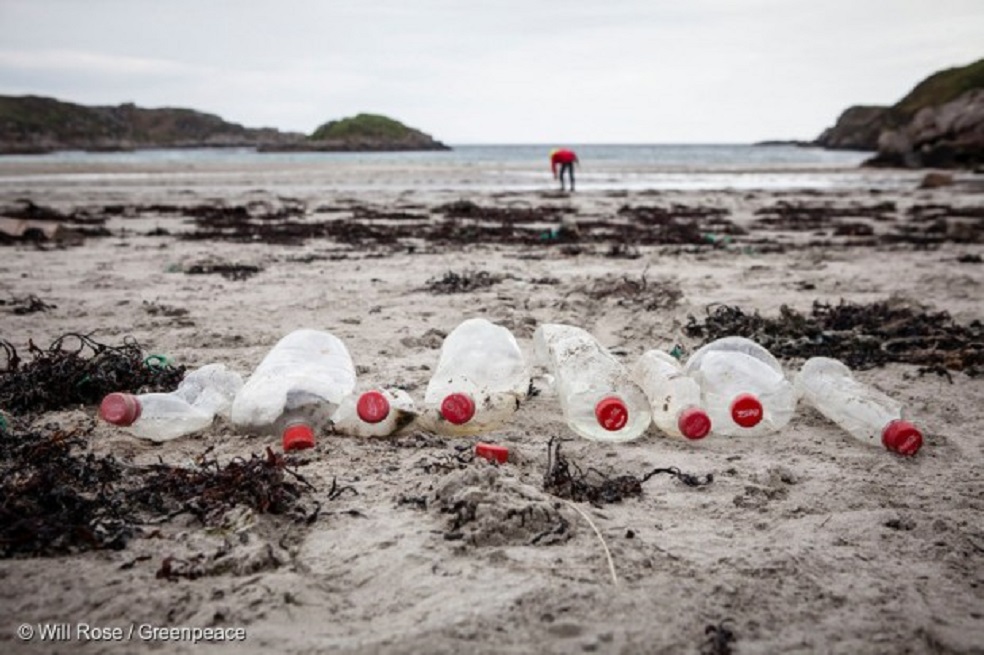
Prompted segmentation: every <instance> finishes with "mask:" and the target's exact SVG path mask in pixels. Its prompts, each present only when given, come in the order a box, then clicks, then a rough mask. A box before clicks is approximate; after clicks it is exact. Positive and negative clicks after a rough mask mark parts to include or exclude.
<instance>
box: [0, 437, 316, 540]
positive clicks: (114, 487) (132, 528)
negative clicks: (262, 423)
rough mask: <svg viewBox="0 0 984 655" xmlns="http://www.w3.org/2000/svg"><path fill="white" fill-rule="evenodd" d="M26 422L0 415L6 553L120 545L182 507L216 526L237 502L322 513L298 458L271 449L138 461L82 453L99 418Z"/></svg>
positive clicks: (309, 516)
mask: <svg viewBox="0 0 984 655" xmlns="http://www.w3.org/2000/svg"><path fill="white" fill-rule="evenodd" d="M22 423H25V422H24V420H23V419H19V418H13V419H12V420H11V421H10V423H9V424H0V559H4V558H9V557H15V556H30V557H45V556H54V555H63V554H69V553H78V552H82V551H87V550H97V549H113V550H120V549H123V548H125V547H126V545H127V543H128V541H129V540H130V539H131V538H132V537H133V536H135V535H137V534H139V533H140V531H141V529H142V528H143V527H144V526H147V525H157V524H160V523H162V522H164V521H167V520H169V519H171V518H173V517H174V516H176V515H178V514H183V513H190V514H192V515H193V516H195V517H196V518H197V519H198V520H199V521H200V522H201V523H202V524H203V525H212V526H214V525H218V524H220V523H221V521H222V517H223V516H224V514H225V512H226V511H228V510H230V509H232V508H233V507H235V506H239V505H245V506H247V507H250V508H251V509H253V510H254V511H256V512H258V513H269V514H279V515H293V517H294V518H295V520H303V522H305V523H311V522H312V521H314V520H315V519H316V518H317V515H318V506H317V504H315V506H314V508H313V509H310V508H307V507H305V506H304V504H302V499H303V498H304V497H305V496H306V495H307V494H308V493H309V492H310V490H311V489H312V487H311V485H310V484H309V483H308V482H307V481H306V480H304V478H302V477H301V476H300V475H298V474H297V473H296V472H294V471H292V470H290V469H289V468H288V465H289V464H293V465H295V466H296V462H295V461H293V460H288V459H287V458H285V457H283V456H279V455H275V454H274V453H273V452H272V451H270V450H269V449H268V450H267V452H266V454H265V455H264V456H259V455H255V454H254V455H251V456H250V458H249V459H242V458H238V459H234V460H232V461H231V462H229V463H228V464H226V465H225V466H220V465H219V464H218V463H217V462H215V461H214V460H204V459H201V460H200V461H199V463H198V464H197V466H196V467H193V468H184V467H175V466H170V465H166V464H156V465H153V466H131V465H127V464H125V463H123V462H120V461H119V460H117V459H116V458H115V457H113V456H112V455H104V456H97V455H95V454H92V453H85V452H84V450H85V446H86V442H87V440H88V438H89V436H90V434H91V432H92V429H93V427H94V422H92V423H90V424H89V425H88V426H84V427H77V428H73V429H71V430H64V429H62V428H59V427H58V426H53V425H46V426H44V427H42V428H27V427H25V425H22ZM329 499H331V495H329Z"/></svg>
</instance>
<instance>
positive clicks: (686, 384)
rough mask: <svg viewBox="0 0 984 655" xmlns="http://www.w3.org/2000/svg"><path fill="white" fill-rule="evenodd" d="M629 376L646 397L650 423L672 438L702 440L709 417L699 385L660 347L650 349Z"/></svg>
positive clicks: (708, 424)
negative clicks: (651, 421)
mask: <svg viewBox="0 0 984 655" xmlns="http://www.w3.org/2000/svg"><path fill="white" fill-rule="evenodd" d="M632 379H633V380H635V382H636V384H638V385H639V387H640V388H641V389H642V390H643V392H644V393H645V394H646V397H647V398H649V405H650V407H651V409H652V415H653V423H655V424H656V427H657V428H659V429H660V430H661V431H662V432H664V433H666V434H668V435H670V436H674V437H686V438H687V439H703V438H704V437H705V436H707V434H708V432H710V431H711V419H710V417H709V416H708V415H707V412H705V411H704V409H703V408H702V407H701V397H700V385H699V384H697V381H696V380H695V379H694V378H692V377H690V376H688V375H686V374H685V373H684V372H683V366H681V364H680V362H679V361H677V360H676V359H675V358H673V357H672V356H671V355H670V354H668V353H666V352H664V351H662V350H649V351H647V352H646V353H644V354H643V355H642V357H640V358H639V361H637V362H636V364H635V366H634V367H633V368H632Z"/></svg>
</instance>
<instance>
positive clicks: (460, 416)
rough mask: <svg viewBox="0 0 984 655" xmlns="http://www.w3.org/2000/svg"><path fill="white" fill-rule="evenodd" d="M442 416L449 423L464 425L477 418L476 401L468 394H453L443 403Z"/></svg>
mask: <svg viewBox="0 0 984 655" xmlns="http://www.w3.org/2000/svg"><path fill="white" fill-rule="evenodd" d="M441 416H443V417H444V418H445V420H446V421H447V422H448V423H454V424H455V425H464V424H465V423H467V422H468V421H470V420H471V419H472V417H473V416H475V401H474V400H472V399H471V396H469V395H468V394H466V393H451V394H448V395H447V396H446V397H445V398H444V402H442V403H441Z"/></svg>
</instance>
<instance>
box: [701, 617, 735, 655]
mask: <svg viewBox="0 0 984 655" xmlns="http://www.w3.org/2000/svg"><path fill="white" fill-rule="evenodd" d="M733 623H734V620H733V619H730V618H728V619H724V620H723V621H720V622H718V623H712V624H710V625H708V626H707V627H706V628H704V635H705V637H706V638H705V639H704V641H703V643H701V645H700V653H701V655H731V653H732V652H733V651H732V643H733V642H734V641H735V639H736V635H735V631H734V630H733V629H732V628H731V627H729V626H730V624H733Z"/></svg>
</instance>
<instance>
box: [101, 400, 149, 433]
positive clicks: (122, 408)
mask: <svg viewBox="0 0 984 655" xmlns="http://www.w3.org/2000/svg"><path fill="white" fill-rule="evenodd" d="M140 411H141V408H140V401H139V400H138V399H137V397H136V396H134V395H133V394H132V393H111V394H109V395H107V396H106V397H105V398H103V400H102V403H101V404H100V405H99V416H101V417H102V420H104V421H106V422H107V423H112V424H113V425H121V426H123V427H126V426H128V425H133V424H134V422H136V420H137V419H138V418H140Z"/></svg>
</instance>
